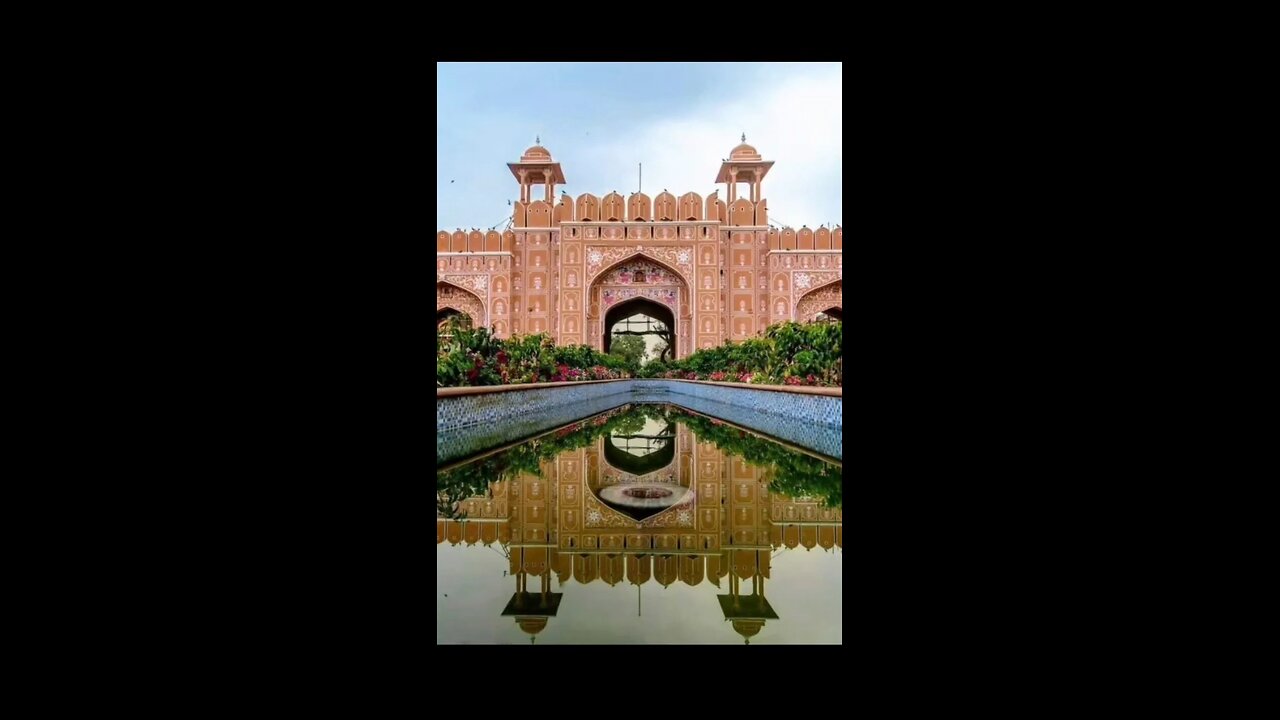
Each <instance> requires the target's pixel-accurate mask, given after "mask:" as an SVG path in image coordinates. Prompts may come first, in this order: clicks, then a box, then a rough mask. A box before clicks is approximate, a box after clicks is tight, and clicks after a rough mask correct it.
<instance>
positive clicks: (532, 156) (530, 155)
mask: <svg viewBox="0 0 1280 720" xmlns="http://www.w3.org/2000/svg"><path fill="white" fill-rule="evenodd" d="M534 141H535V143H536V144H535V145H534V146H533V147H531V148H529V149H528V150H525V151H524V154H523V155H521V156H520V162H522V163H527V162H551V151H549V150H547V149H546V148H544V147H542V138H540V137H539V138H534Z"/></svg>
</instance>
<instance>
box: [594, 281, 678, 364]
mask: <svg viewBox="0 0 1280 720" xmlns="http://www.w3.org/2000/svg"><path fill="white" fill-rule="evenodd" d="M615 336H617V337H639V338H643V339H644V341H645V348H646V353H647V354H651V355H659V356H660V357H661V358H662V359H663V360H671V359H673V358H675V357H676V316H675V313H673V312H672V311H671V308H669V307H667V306H666V305H663V304H660V303H657V302H654V301H652V300H649V299H647V298H643V297H637V298H632V299H630V300H624V301H622V302H620V303H618V304H617V305H614V306H613V307H611V308H610V309H609V311H608V312H606V313H605V315H604V337H603V338H602V343H603V344H602V347H603V348H604V351H605V352H606V353H607V352H609V350H610V349H611V348H612V346H613V338H614V337H615ZM651 338H652V339H651ZM649 348H653V352H652V353H649V352H648V350H649ZM659 351H660V352H659Z"/></svg>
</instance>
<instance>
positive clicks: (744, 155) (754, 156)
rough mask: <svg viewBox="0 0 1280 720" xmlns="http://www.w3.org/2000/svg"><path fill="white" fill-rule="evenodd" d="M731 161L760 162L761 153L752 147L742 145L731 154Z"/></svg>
mask: <svg viewBox="0 0 1280 720" xmlns="http://www.w3.org/2000/svg"><path fill="white" fill-rule="evenodd" d="M729 159H730V160H759V159H760V153H759V152H758V151H757V150H756V149H755V148H753V147H751V146H750V145H748V144H746V143H742V144H741V145H739V146H738V147H736V148H734V149H733V152H731V153H729Z"/></svg>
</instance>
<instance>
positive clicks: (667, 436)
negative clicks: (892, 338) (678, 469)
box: [604, 423, 676, 475]
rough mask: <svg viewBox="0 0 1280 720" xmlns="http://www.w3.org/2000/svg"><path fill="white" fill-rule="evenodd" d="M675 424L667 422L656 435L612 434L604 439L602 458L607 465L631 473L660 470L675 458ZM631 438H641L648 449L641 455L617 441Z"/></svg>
mask: <svg viewBox="0 0 1280 720" xmlns="http://www.w3.org/2000/svg"><path fill="white" fill-rule="evenodd" d="M675 432H676V428H675V425H673V424H671V423H667V425H666V428H665V429H664V430H662V431H661V432H659V433H658V435H656V436H653V437H650V436H641V435H613V436H610V437H608V438H606V439H605V443H604V460H605V462H607V463H609V465H611V466H613V467H615V468H617V469H619V470H621V471H623V472H628V473H631V474H632V475H644V474H645V473H651V472H653V471H654V470H660V469H662V468H664V467H666V466H668V465H670V464H671V461H673V460H675V458H676V443H675V437H676V436H675ZM633 439H641V440H644V441H645V442H644V443H643V444H644V445H645V447H646V448H656V449H650V450H649V451H648V452H646V453H645V454H643V455H637V454H634V453H631V452H628V451H627V450H626V449H624V447H629V445H623V444H620V443H618V442H616V441H617V440H620V441H627V440H633Z"/></svg>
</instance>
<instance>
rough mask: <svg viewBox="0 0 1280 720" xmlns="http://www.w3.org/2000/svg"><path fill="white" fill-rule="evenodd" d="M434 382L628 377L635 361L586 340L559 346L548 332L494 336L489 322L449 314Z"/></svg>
mask: <svg viewBox="0 0 1280 720" xmlns="http://www.w3.org/2000/svg"><path fill="white" fill-rule="evenodd" d="M437 342H438V345H437V351H436V385H438V386H440V387H467V386H476V385H515V384H520V383H536V382H561V381H565V380H616V379H618V378H622V377H630V376H631V375H632V374H633V373H634V371H635V370H636V369H637V366H636V365H635V364H632V363H629V362H628V361H627V360H626V359H625V358H623V357H620V356H617V355H605V354H604V353H601V352H597V351H596V350H594V349H592V348H591V347H588V346H586V345H561V346H556V345H555V344H554V343H552V342H551V338H550V337H548V336H546V335H544V334H541V333H540V334H537V335H523V336H522V335H515V336H512V337H510V338H507V339H505V340H504V339H501V338H498V337H494V335H493V334H492V333H491V332H490V331H489V329H488V328H474V327H472V326H471V322H470V318H467V316H466V315H457V316H454V317H452V318H449V320H447V321H446V322H445V324H444V325H443V326H442V327H441V328H440V329H439V331H438V333H437Z"/></svg>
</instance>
